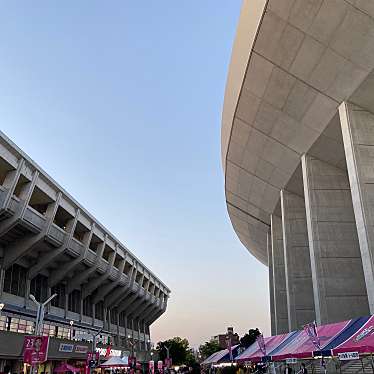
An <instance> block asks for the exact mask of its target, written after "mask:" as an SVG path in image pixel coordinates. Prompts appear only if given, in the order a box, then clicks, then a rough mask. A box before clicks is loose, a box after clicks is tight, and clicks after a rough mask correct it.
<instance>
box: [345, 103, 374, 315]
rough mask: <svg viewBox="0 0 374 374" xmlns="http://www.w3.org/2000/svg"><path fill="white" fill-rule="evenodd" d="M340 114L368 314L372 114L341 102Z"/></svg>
mask: <svg viewBox="0 0 374 374" xmlns="http://www.w3.org/2000/svg"><path fill="white" fill-rule="evenodd" d="M339 115H340V123H341V128H342V135H343V143H344V150H345V155H346V162H347V170H348V176H349V183H350V186H351V193H352V202H353V210H354V213H355V218H356V225H357V233H358V240H359V243H360V250H361V258H362V265H363V269H364V274H365V282H366V289H367V294H368V299H369V307H370V313H371V314H373V313H374V258H373V257H374V213H373V212H374V183H373V182H374V131H373V130H374V114H372V113H371V112H368V111H367V110H364V109H361V108H360V107H357V106H354V105H352V104H349V103H343V104H341V105H340V107H339Z"/></svg>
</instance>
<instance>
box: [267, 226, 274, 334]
mask: <svg viewBox="0 0 374 374" xmlns="http://www.w3.org/2000/svg"><path fill="white" fill-rule="evenodd" d="M267 247H268V263H269V290H270V323H271V334H272V335H274V334H275V333H276V324H275V309H274V280H273V251H272V248H271V235H270V233H268V236H267Z"/></svg>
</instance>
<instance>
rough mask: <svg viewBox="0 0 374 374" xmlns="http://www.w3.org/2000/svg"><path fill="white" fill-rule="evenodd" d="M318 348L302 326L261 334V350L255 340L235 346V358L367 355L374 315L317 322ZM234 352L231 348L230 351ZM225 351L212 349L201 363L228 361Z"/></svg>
mask: <svg viewBox="0 0 374 374" xmlns="http://www.w3.org/2000/svg"><path fill="white" fill-rule="evenodd" d="M317 335H318V339H319V347H320V350H317V348H316V345H315V342H313V339H312V338H311V337H310V335H309V334H308V333H307V331H306V330H305V329H303V330H298V331H292V332H290V333H286V334H281V335H276V336H269V337H266V338H264V345H265V347H264V348H265V352H264V349H261V348H260V346H259V344H258V343H257V342H255V343H253V344H252V345H251V346H250V347H248V348H247V349H246V350H245V351H244V352H241V353H239V352H240V349H239V348H238V346H236V347H235V349H236V352H238V353H237V355H235V354H233V356H234V361H235V362H247V361H251V362H260V361H284V360H287V359H291V358H296V359H312V358H314V357H320V356H338V355H339V354H343V353H344V354H349V353H352V354H356V356H357V357H358V356H359V355H368V354H372V353H374V316H368V317H360V318H354V319H351V320H348V321H344V322H338V323H332V324H328V325H322V326H317ZM233 353H234V352H233ZM228 356H229V351H228V350H227V349H226V350H223V351H220V352H216V353H215V354H213V355H211V356H210V357H208V358H207V359H206V360H205V361H204V362H203V364H205V365H211V364H217V363H220V362H227V361H229V360H230V359H229V357H228Z"/></svg>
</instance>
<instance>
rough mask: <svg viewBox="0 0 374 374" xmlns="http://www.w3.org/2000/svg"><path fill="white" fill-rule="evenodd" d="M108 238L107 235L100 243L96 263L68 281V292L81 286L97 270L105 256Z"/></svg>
mask: <svg viewBox="0 0 374 374" xmlns="http://www.w3.org/2000/svg"><path fill="white" fill-rule="evenodd" d="M106 238H107V237H106V236H105V238H104V241H103V242H102V243H100V244H99V247H98V249H97V253H96V259H95V263H94V264H93V265H92V266H90V267H89V268H88V269H86V270H84V271H82V272H80V273H78V274H76V275H75V276H74V277H73V278H72V279H71V280H70V281H69V282H68V285H67V287H66V293H67V294H70V293H71V292H73V290H75V289H77V288H79V287H80V286H81V285H82V284H83V283H84V282H85V281H86V280H87V279H88V278H89V276H90V275H92V274H93V273H94V272H95V271H96V269H97V267H98V266H99V263H100V260H101V258H102V257H103V253H104V248H105V245H106Z"/></svg>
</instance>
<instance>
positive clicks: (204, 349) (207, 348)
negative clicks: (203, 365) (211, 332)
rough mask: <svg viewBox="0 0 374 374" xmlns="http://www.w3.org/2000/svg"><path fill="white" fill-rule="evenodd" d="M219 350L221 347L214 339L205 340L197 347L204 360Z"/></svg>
mask: <svg viewBox="0 0 374 374" xmlns="http://www.w3.org/2000/svg"><path fill="white" fill-rule="evenodd" d="M220 350H221V347H220V346H219V344H218V342H216V341H215V340H211V341H209V342H205V344H202V345H201V346H200V347H199V352H200V354H201V357H202V359H203V360H205V359H206V358H208V357H209V356H211V355H212V354H213V353H216V352H218V351H220Z"/></svg>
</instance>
